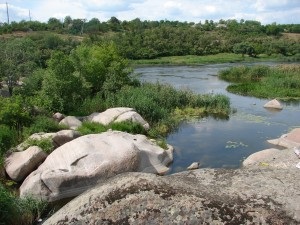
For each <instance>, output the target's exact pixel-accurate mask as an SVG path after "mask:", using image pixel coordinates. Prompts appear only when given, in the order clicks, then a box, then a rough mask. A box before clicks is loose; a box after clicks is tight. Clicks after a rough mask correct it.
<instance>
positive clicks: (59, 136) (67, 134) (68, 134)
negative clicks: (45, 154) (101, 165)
mask: <svg viewBox="0 0 300 225" xmlns="http://www.w3.org/2000/svg"><path fill="white" fill-rule="evenodd" d="M80 136H81V135H80V133H79V132H78V131H75V130H61V131H58V132H57V133H56V134H55V136H53V137H52V141H53V144H54V146H55V147H59V146H62V145H64V144H65V143H67V142H69V141H72V140H74V139H76V138H78V137H80Z"/></svg>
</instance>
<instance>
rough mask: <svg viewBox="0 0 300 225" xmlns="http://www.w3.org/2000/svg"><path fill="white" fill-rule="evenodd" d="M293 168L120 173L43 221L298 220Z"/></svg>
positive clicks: (299, 205)
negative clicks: (167, 174)
mask: <svg viewBox="0 0 300 225" xmlns="http://www.w3.org/2000/svg"><path fill="white" fill-rule="evenodd" d="M299 183H300V176H299V172H298V171H296V170H291V171H289V170H288V171H287V170H285V169H280V170H268V169H264V170H245V169H237V170H222V169H199V170H193V171H187V172H183V173H178V174H174V175H170V176H156V175H153V174H144V173H124V174H120V175H118V176H115V177H113V178H111V179H109V180H108V181H106V182H105V183H103V184H99V185H97V186H96V187H94V188H92V189H91V190H89V191H87V192H85V193H83V194H82V195H80V196H79V197H77V198H75V199H73V200H72V201H71V202H69V203H68V204H67V205H65V206H64V207H62V208H61V209H60V210H59V211H57V212H56V213H55V214H54V215H53V216H51V217H50V218H49V219H48V220H46V221H45V223H44V224H43V225H50V224H51V225H52V224H59V225H64V224H68V225H75V224H291V225H296V224H300V189H299Z"/></svg>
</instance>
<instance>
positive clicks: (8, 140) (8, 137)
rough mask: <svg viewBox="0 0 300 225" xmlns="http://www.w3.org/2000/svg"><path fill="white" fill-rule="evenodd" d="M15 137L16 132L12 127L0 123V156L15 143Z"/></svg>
mask: <svg viewBox="0 0 300 225" xmlns="http://www.w3.org/2000/svg"><path fill="white" fill-rule="evenodd" d="M17 137H18V135H17V132H16V131H15V130H14V129H11V128H10V127H8V126H6V125H0V157H1V156H2V155H4V154H5V153H6V152H7V151H8V150H9V149H10V148H11V147H12V146H14V145H15V144H16V143H17ZM0 165H1V163H0Z"/></svg>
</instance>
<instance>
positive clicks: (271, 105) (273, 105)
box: [264, 99, 283, 110]
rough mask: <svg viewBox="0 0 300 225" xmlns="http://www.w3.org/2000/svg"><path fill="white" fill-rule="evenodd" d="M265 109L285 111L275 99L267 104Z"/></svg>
mask: <svg viewBox="0 0 300 225" xmlns="http://www.w3.org/2000/svg"><path fill="white" fill-rule="evenodd" d="M264 107H265V108H271V109H277V110H281V109H283V107H282V105H281V104H280V102H279V101H278V100H277V99H273V100H271V101H269V102H267V103H266V104H265V105H264Z"/></svg>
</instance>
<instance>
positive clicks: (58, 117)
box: [52, 112, 65, 122]
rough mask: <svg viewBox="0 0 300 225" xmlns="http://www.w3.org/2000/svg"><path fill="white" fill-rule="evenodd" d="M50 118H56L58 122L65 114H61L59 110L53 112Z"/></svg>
mask: <svg viewBox="0 0 300 225" xmlns="http://www.w3.org/2000/svg"><path fill="white" fill-rule="evenodd" d="M52 118H53V119H54V120H56V121H57V122H60V121H61V120H62V119H64V118H65V116H64V115H63V114H61V113H60V112H57V113H54V114H53V116H52Z"/></svg>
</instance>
